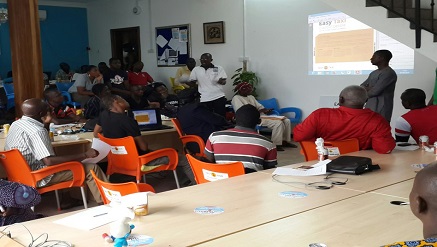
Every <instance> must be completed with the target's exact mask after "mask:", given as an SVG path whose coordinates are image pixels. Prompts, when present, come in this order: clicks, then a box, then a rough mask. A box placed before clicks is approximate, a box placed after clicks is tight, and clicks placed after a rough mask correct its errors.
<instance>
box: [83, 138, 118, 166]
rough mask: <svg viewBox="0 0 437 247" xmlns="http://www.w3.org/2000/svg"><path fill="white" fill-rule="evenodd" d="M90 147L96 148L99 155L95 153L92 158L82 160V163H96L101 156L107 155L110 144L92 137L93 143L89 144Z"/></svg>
mask: <svg viewBox="0 0 437 247" xmlns="http://www.w3.org/2000/svg"><path fill="white" fill-rule="evenodd" d="M91 148H92V149H94V150H97V151H98V152H99V155H97V156H96V157H94V158H88V159H84V160H82V163H94V164H95V163H97V162H99V161H101V160H102V159H103V158H105V157H106V156H108V153H109V151H110V150H111V146H110V145H109V144H107V143H106V142H103V141H101V140H100V139H99V138H93V144H92V145H91Z"/></svg>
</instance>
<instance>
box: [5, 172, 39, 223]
mask: <svg viewBox="0 0 437 247" xmlns="http://www.w3.org/2000/svg"><path fill="white" fill-rule="evenodd" d="M0 195H2V196H1V197H0V206H2V207H3V208H1V209H0V211H1V213H0V216H1V218H0V226H6V225H11V224H14V223H21V222H25V221H29V220H34V219H36V218H40V217H41V215H38V214H36V213H35V212H33V210H32V208H31V207H34V206H35V205H37V204H38V203H39V202H40V201H41V196H40V195H39V193H38V191H37V190H36V189H35V188H33V187H30V186H27V185H24V184H20V183H17V182H10V181H6V180H3V179H0Z"/></svg>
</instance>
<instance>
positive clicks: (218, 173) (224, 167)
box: [186, 154, 245, 184]
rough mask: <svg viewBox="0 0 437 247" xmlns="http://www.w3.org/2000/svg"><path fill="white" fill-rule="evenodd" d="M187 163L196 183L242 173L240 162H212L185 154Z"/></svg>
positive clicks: (242, 167)
mask: <svg viewBox="0 0 437 247" xmlns="http://www.w3.org/2000/svg"><path fill="white" fill-rule="evenodd" d="M186 156H187V159H188V163H190V166H191V169H192V170H193V173H194V178H195V179H196V182H197V184H202V183H208V182H213V181H217V180H222V179H226V178H230V177H235V176H239V175H244V174H245V173H244V166H243V163H241V162H239V161H238V162H233V163H228V164H212V163H206V162H203V161H200V160H198V159H196V158H194V157H193V156H192V155H190V154H187V155H186Z"/></svg>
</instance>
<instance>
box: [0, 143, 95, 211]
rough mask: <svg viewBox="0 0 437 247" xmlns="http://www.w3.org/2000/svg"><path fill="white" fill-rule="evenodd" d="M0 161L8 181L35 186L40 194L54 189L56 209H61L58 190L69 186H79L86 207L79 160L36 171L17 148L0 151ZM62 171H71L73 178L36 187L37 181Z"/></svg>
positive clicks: (82, 175) (82, 170)
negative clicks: (31, 168)
mask: <svg viewBox="0 0 437 247" xmlns="http://www.w3.org/2000/svg"><path fill="white" fill-rule="evenodd" d="M0 161H1V163H2V165H3V167H4V169H5V170H6V174H7V176H8V180H9V181H13V182H19V183H22V184H25V185H29V186H32V187H35V188H36V189H37V190H38V192H39V193H40V194H43V193H46V192H49V191H55V195H56V203H57V206H58V210H61V205H60V202H59V194H58V190H60V189H66V188H71V187H80V191H81V192H82V200H83V205H84V207H85V208H88V205H87V201H86V197H85V190H84V183H83V182H84V180H85V171H84V169H83V165H82V164H81V163H80V162H77V161H71V162H65V163H62V164H58V165H54V166H48V167H45V168H43V169H40V170H37V171H32V170H30V166H29V165H28V164H27V161H26V160H25V159H24V157H23V155H21V153H20V151H18V149H11V150H9V151H0ZM62 171H71V172H72V173H73V180H70V181H65V182H60V183H57V184H53V185H48V186H44V187H39V188H38V187H37V182H38V181H39V180H41V179H43V178H45V177H47V176H49V175H52V174H54V173H57V172H62Z"/></svg>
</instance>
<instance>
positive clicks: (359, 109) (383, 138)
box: [294, 85, 396, 154]
mask: <svg viewBox="0 0 437 247" xmlns="http://www.w3.org/2000/svg"><path fill="white" fill-rule="evenodd" d="M366 101H367V92H366V90H365V89H364V88H362V87H360V86H355V85H354V86H348V87H346V88H345V89H343V90H342V91H341V93H340V97H339V103H340V107H339V108H336V109H332V108H321V109H318V110H316V111H314V112H313V113H311V114H310V115H309V116H308V117H307V118H306V119H305V121H303V122H302V123H301V124H298V125H297V126H296V127H295V128H294V140H295V141H297V142H299V141H312V140H315V139H316V138H318V137H321V138H323V139H325V140H332V141H334V140H346V139H350V138H357V139H358V141H359V145H360V149H371V148H373V149H374V150H375V151H376V152H378V153H381V154H386V153H390V152H391V151H392V150H393V148H394V147H395V146H396V143H395V140H394V139H393V137H392V135H391V128H390V125H389V123H388V122H387V120H385V119H384V118H383V117H382V116H381V115H380V114H379V113H375V112H373V111H372V110H370V109H363V107H364V104H365V103H366Z"/></svg>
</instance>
